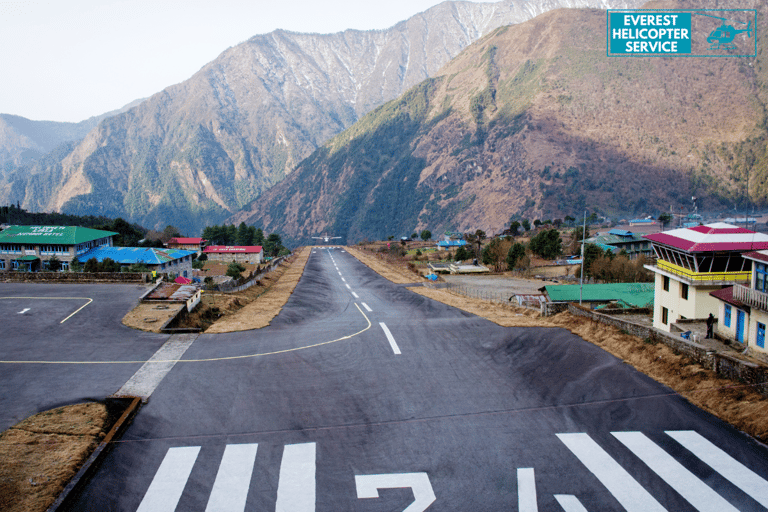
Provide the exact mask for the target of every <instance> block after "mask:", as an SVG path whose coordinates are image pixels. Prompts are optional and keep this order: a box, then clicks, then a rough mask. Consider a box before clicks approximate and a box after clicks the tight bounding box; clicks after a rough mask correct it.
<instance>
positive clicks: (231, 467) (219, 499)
mask: <svg viewBox="0 0 768 512" xmlns="http://www.w3.org/2000/svg"><path fill="white" fill-rule="evenodd" d="M258 447H259V445H258V444H228V445H227V446H226V448H224V456H223V457H222V458H221V465H220V466H219V471H218V473H216V480H215V481H214V483H213V491H211V496H210V498H208V506H207V507H206V508H205V512H238V511H240V512H242V511H244V510H245V502H246V499H247V498H248V488H249V487H250V486H251V475H252V474H253V465H254V463H255V462H256V449H257V448H258Z"/></svg>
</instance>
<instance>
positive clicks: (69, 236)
mask: <svg viewBox="0 0 768 512" xmlns="http://www.w3.org/2000/svg"><path fill="white" fill-rule="evenodd" d="M115 235H117V233H115V232H112V231H102V230H99V229H91V228H83V227H79V226H10V227H8V228H6V229H5V230H3V231H2V232H0V271H7V270H29V271H34V270H41V269H46V268H47V266H48V262H49V261H50V260H51V259H52V258H54V257H55V258H56V259H57V260H59V261H60V262H61V264H62V268H63V269H65V270H66V269H67V268H69V263H70V262H71V261H72V260H73V259H74V258H76V257H77V256H79V255H81V254H85V253H86V252H88V251H89V250H91V249H93V248H94V247H102V246H112V245H113V237H114V236H115Z"/></svg>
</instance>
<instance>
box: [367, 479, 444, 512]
mask: <svg viewBox="0 0 768 512" xmlns="http://www.w3.org/2000/svg"><path fill="white" fill-rule="evenodd" d="M355 486H356V487H357V497H358V498H359V499H368V498H378V497H379V489H401V488H408V487H410V488H411V489H412V490H413V498H414V500H413V503H411V504H410V505H409V506H408V507H407V508H405V509H404V510H403V512H424V511H425V510H427V509H428V508H429V506H430V505H432V503H434V502H435V500H436V499H437V498H436V497H435V492H434V491H433V490H432V484H430V483H429V476H428V475H427V474H426V473H392V474H388V475H356V476H355Z"/></svg>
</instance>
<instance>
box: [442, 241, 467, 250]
mask: <svg viewBox="0 0 768 512" xmlns="http://www.w3.org/2000/svg"><path fill="white" fill-rule="evenodd" d="M465 245H467V241H466V240H443V241H441V242H437V250H438V251H445V250H447V249H451V248H457V247H464V246H465Z"/></svg>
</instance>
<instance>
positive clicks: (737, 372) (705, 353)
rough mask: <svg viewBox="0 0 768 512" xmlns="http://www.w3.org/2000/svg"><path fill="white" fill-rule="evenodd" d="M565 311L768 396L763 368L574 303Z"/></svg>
mask: <svg viewBox="0 0 768 512" xmlns="http://www.w3.org/2000/svg"><path fill="white" fill-rule="evenodd" d="M568 312H569V313H571V314H572V315H576V316H583V317H587V318H591V319H592V320H594V321H596V322H600V323H602V324H606V325H612V326H614V327H616V328H618V329H621V330H622V331H625V332H627V333H629V334H632V335H634V336H638V337H640V338H643V339H648V340H649V341H651V342H652V343H664V344H665V345H667V346H668V347H670V348H671V349H673V350H675V351H676V352H678V353H681V354H683V355H686V356H688V357H690V358H691V359H693V360H694V361H696V362H698V363H699V364H701V365H702V366H704V367H705V368H708V369H710V370H713V371H715V372H716V373H717V374H718V375H719V376H721V377H723V378H726V379H731V380H735V381H739V382H744V383H746V384H752V385H755V389H756V390H757V391H759V392H760V393H762V394H763V395H768V368H766V367H765V366H761V365H758V364H755V363H751V362H749V361H742V360H741V359H738V358H736V357H733V356H731V355H729V354H725V353H722V352H716V351H710V350H708V349H707V348H706V347H704V346H703V345H699V344H698V343H694V342H692V341H690V340H686V339H683V338H681V337H680V336H672V335H669V334H667V333H665V332H662V331H659V330H657V329H654V328H653V327H648V326H645V325H638V324H635V323H632V322H629V321H627V320H623V319H621V318H615V317H612V316H610V315H605V314H603V313H598V312H597V311H592V310H589V309H586V308H582V307H579V306H578V305H577V304H568Z"/></svg>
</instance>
